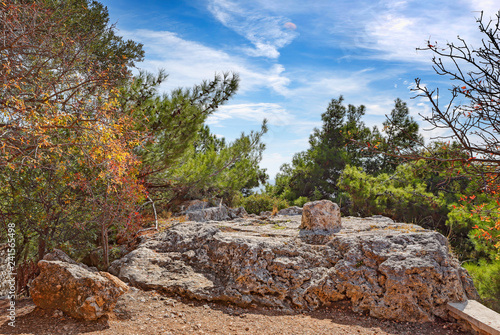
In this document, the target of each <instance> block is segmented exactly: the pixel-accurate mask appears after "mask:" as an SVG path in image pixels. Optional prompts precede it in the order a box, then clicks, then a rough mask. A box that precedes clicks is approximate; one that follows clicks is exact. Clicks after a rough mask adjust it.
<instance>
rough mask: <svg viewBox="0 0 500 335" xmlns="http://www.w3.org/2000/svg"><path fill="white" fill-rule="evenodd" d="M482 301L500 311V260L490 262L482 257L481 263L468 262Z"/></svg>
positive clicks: (467, 266)
mask: <svg viewBox="0 0 500 335" xmlns="http://www.w3.org/2000/svg"><path fill="white" fill-rule="evenodd" d="M464 267H465V268H466V269H467V271H469V273H470V275H471V276H472V279H473V280H474V286H475V287H476V289H477V291H478V293H479V295H480V296H481V302H482V303H483V304H484V305H485V306H487V307H489V308H491V309H493V310H495V311H497V312H499V313H500V261H494V262H492V263H489V262H487V261H485V260H484V259H482V260H481V261H480V262H479V263H467V264H465V265H464Z"/></svg>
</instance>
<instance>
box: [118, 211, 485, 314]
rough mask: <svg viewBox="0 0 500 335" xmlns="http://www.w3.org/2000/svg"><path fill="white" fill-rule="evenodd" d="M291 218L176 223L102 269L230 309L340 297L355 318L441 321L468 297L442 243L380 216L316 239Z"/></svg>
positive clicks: (315, 303)
mask: <svg viewBox="0 0 500 335" xmlns="http://www.w3.org/2000/svg"><path fill="white" fill-rule="evenodd" d="M300 224H301V217H300V216H281V215H280V216H277V217H274V218H268V219H266V220H262V218H260V219H258V218H250V217H247V218H238V219H234V220H232V221H221V222H216V221H208V222H203V223H199V222H190V221H187V222H183V223H180V224H177V225H175V226H173V227H171V228H169V229H168V230H166V231H164V232H161V233H159V234H157V235H155V236H154V237H153V238H151V239H149V240H145V241H143V242H142V243H141V244H140V245H139V247H138V248H137V249H136V250H134V251H132V252H131V253H129V254H128V255H126V256H125V257H124V258H122V259H120V260H117V261H115V262H113V264H112V266H111V268H110V272H111V273H113V274H115V275H116V276H118V277H119V278H120V279H122V280H124V281H125V282H128V283H130V284H131V285H133V286H137V287H139V288H142V289H153V290H157V291H160V292H165V293H170V294H172V293H174V294H179V295H182V296H185V297H189V298H193V299H199V300H206V301H227V302H231V303H234V304H237V305H240V306H256V305H260V306H272V307H279V308H283V309H302V310H307V309H309V310H313V309H316V308H319V307H321V306H324V305H328V304H329V303H331V302H333V301H338V300H346V299H350V300H351V302H352V305H353V309H354V310H355V311H358V312H361V311H367V312H369V314H370V315H371V316H374V317H379V318H386V319H394V320H400V321H413V322H425V321H432V320H433V319H434V318H435V317H436V316H438V317H443V318H446V317H447V309H446V304H447V303H448V302H449V301H464V300H466V299H467V297H469V298H471V299H472V298H476V297H477V292H476V290H475V288H474V286H473V284H472V280H471V278H470V277H469V275H468V273H467V272H466V270H465V269H463V268H461V267H460V265H459V263H458V262H457V261H456V260H455V259H453V258H452V257H451V256H450V254H449V247H448V243H447V240H446V238H445V237H444V236H442V235H441V234H439V233H437V232H433V231H429V230H425V229H423V228H421V227H419V226H416V225H411V224H403V223H395V222H393V221H392V220H390V219H388V218H384V217H372V218H364V219H362V218H353V217H348V218H342V228H341V229H340V231H337V232H334V233H332V234H331V235H323V236H322V238H321V239H319V242H318V241H317V240H315V239H312V240H311V238H310V236H309V235H307V234H306V235H305V236H304V234H301V232H303V231H301V230H300V229H299V226H300Z"/></svg>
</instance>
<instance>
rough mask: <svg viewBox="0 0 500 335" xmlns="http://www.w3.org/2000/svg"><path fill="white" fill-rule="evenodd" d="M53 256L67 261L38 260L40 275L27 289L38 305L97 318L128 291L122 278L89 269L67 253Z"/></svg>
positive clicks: (84, 316)
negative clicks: (67, 260)
mask: <svg viewBox="0 0 500 335" xmlns="http://www.w3.org/2000/svg"><path fill="white" fill-rule="evenodd" d="M61 252H62V251H61ZM53 256H54V257H53V258H56V259H66V258H67V259H69V262H66V261H61V260H50V261H48V260H41V261H40V262H38V267H39V268H40V275H39V276H38V277H36V278H35V280H34V281H33V283H32V286H31V289H30V293H31V296H32V298H33V302H34V303H35V305H37V306H38V307H41V308H44V309H59V310H61V311H63V312H65V313H66V314H68V315H70V316H72V317H74V318H77V319H84V320H96V319H98V318H100V317H101V316H103V315H104V314H106V313H108V312H111V311H112V310H113V307H114V305H115V304H116V301H117V300H118V297H119V296H120V295H122V294H123V293H125V292H127V291H128V286H127V285H126V284H125V283H124V282H122V281H121V280H120V279H118V278H116V277H115V276H113V275H111V274H109V273H107V272H97V271H90V270H88V269H87V268H85V267H82V266H80V265H79V264H78V263H76V262H74V261H73V260H71V258H69V257H68V256H67V255H66V254H64V255H59V254H55V255H53ZM49 258H50V257H49Z"/></svg>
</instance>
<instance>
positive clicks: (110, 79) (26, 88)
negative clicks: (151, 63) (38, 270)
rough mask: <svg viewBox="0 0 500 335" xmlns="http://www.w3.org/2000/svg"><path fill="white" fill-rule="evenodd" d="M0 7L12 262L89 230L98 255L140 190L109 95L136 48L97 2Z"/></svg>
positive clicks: (130, 140) (0, 195)
mask: <svg viewBox="0 0 500 335" xmlns="http://www.w3.org/2000/svg"><path fill="white" fill-rule="evenodd" d="M0 8H1V10H0V26H1V27H2V29H1V31H2V35H1V36H0V60H1V68H0V90H1V92H2V94H1V97H0V223H1V224H2V225H5V226H7V224H9V223H15V224H16V227H17V230H18V241H17V243H18V250H19V251H20V252H19V253H18V254H17V255H16V256H17V257H18V260H20V259H21V258H24V259H25V258H27V257H28V254H29V253H30V250H31V249H33V248H36V249H37V250H38V258H42V257H43V255H44V253H45V252H46V250H47V248H48V247H53V246H60V245H61V244H64V243H71V242H68V241H78V240H79V239H78V235H82V234H91V233H92V232H94V231H95V230H96V229H98V230H99V231H100V235H101V238H100V239H101V244H102V245H103V248H104V252H105V259H107V234H108V229H109V228H110V227H111V226H113V225H117V224H118V223H119V224H122V223H123V222H128V221H127V220H126V218H130V215H129V214H130V212H131V211H133V206H135V205H136V204H137V201H139V200H140V199H141V197H142V189H141V185H140V183H139V181H137V179H136V177H135V175H134V169H135V167H136V166H137V164H138V159H137V157H135V155H134V154H133V153H132V148H133V147H134V146H135V145H136V144H137V142H136V141H135V139H136V138H137V136H136V133H135V132H134V130H133V122H132V117H130V116H129V115H127V114H126V113H124V112H123V111H122V110H121V109H120V108H118V107H119V104H118V100H117V97H118V94H119V90H118V88H117V87H118V86H119V85H120V84H122V83H123V82H124V81H125V80H128V78H129V77H130V72H129V67H130V66H133V64H134V61H138V60H141V59H142V56H143V51H142V47H141V45H139V44H136V43H134V42H132V41H123V40H122V39H121V38H120V37H118V36H116V35H115V34H114V29H113V27H112V26H109V24H108V20H109V19H108V14H107V11H106V9H105V7H103V6H102V5H101V4H99V3H97V2H88V1H86V0H72V1H61V2H58V1H56V2H49V1H47V2H45V1H37V2H33V1H28V0H26V1H14V0H5V1H2V2H1V3H0ZM124 218H125V219H124ZM78 226H80V227H82V228H86V229H80V230H79V231H78V229H76V228H77V227H78ZM89 228H91V229H89ZM3 231H4V230H3V229H2V233H3ZM5 231H7V229H5ZM2 237H3V236H2ZM89 238H92V236H86V238H85V239H80V240H82V241H83V242H82V243H85V240H88V239H89ZM34 241H38V242H34Z"/></svg>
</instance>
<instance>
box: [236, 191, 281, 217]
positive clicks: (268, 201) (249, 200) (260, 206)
mask: <svg viewBox="0 0 500 335" xmlns="http://www.w3.org/2000/svg"><path fill="white" fill-rule="evenodd" d="M237 200H238V203H237V204H236V205H237V206H243V207H244V208H245V210H246V211H247V212H248V213H253V214H260V213H261V212H264V211H272V210H273V208H274V207H276V208H277V209H278V210H280V209H284V208H288V207H289V205H288V202H287V201H286V200H283V199H280V198H277V197H272V196H270V195H268V194H252V195H250V196H248V197H245V198H239V199H237Z"/></svg>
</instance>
